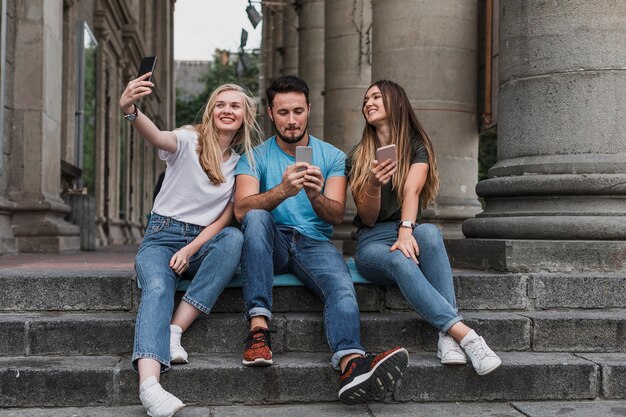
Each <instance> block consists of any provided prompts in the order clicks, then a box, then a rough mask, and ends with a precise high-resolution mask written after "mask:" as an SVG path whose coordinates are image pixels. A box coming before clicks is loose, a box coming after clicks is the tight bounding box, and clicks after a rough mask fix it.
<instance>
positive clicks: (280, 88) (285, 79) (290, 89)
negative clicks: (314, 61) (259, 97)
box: [265, 75, 309, 107]
mask: <svg viewBox="0 0 626 417" xmlns="http://www.w3.org/2000/svg"><path fill="white" fill-rule="evenodd" d="M279 93H302V94H304V97H305V98H306V104H309V86H308V85H307V84H306V82H305V81H304V80H303V79H302V78H299V77H296V76H295V75H283V76H282V77H279V78H277V79H275V80H274V81H273V82H272V84H270V86H269V87H267V90H265V95H266V96H267V104H268V105H269V106H270V107H272V105H273V104H274V97H275V96H276V94H279Z"/></svg>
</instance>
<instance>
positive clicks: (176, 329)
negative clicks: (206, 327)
mask: <svg viewBox="0 0 626 417" xmlns="http://www.w3.org/2000/svg"><path fill="white" fill-rule="evenodd" d="M182 335H183V329H182V328H181V327H180V326H177V325H175V324H170V339H174V340H178V341H179V342H180V338H181V336H182ZM170 343H171V341H170Z"/></svg>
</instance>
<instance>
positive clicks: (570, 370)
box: [0, 353, 624, 407]
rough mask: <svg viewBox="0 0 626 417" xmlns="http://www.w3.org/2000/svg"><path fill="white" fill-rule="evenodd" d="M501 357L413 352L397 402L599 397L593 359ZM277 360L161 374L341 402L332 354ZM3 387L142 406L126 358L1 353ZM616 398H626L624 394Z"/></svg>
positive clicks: (197, 386)
mask: <svg viewBox="0 0 626 417" xmlns="http://www.w3.org/2000/svg"><path fill="white" fill-rule="evenodd" d="M501 357H502V360H503V365H502V366H501V368H500V369H498V370H496V371H495V372H493V373H492V374H489V375H486V376H482V377H481V376H478V375H477V374H476V373H475V372H474V370H473V368H472V367H471V366H470V365H467V366H444V365H441V364H440V363H439V360H438V359H437V358H436V357H435V355H434V354H433V353H423V354H412V355H411V359H410V361H409V368H408V370H407V372H406V374H405V376H404V379H403V382H402V384H401V386H399V387H398V389H397V390H396V393H395V395H394V396H393V399H395V400H396V401H427V402H431V401H492V400H498V401H513V400H567V399H592V398H596V397H597V395H598V388H599V377H600V372H599V366H598V365H596V364H594V363H592V362H590V361H588V360H585V359H581V358H577V357H575V356H573V355H570V354H554V353H544V354H537V353H502V354H501ZM120 359H121V362H120ZM274 362H275V365H274V366H272V367H268V368H246V367H244V366H243V365H241V355H240V354H211V355H191V356H190V363H189V364H186V365H181V366H175V367H174V368H173V369H172V370H171V371H170V372H168V373H166V374H165V375H163V378H162V384H163V386H164V388H165V389H167V390H168V391H170V392H172V393H173V394H174V395H176V396H179V397H180V398H181V399H182V400H183V401H184V402H191V403H194V404H197V405H233V404H241V403H243V402H245V403H247V404H268V403H273V404H281V403H287V402H328V401H333V402H334V401H337V392H338V389H339V377H338V373H337V372H336V371H334V370H333V369H332V367H331V366H330V354H329V353H323V354H317V353H296V354H294V353H290V354H277V355H275V358H274ZM18 371H19V378H16V375H17V372H18ZM529 381H532V383H530V382H529ZM0 385H2V387H3V395H2V396H1V397H0V407H43V406H45V407H53V406H56V407H78V406H96V405H132V404H139V398H138V396H137V374H136V373H135V372H134V371H133V370H132V369H131V367H130V361H129V357H127V356H125V357H123V358H119V357H34V358H19V359H16V358H1V359H0ZM616 395H619V396H621V397H624V391H622V392H621V393H619V392H616Z"/></svg>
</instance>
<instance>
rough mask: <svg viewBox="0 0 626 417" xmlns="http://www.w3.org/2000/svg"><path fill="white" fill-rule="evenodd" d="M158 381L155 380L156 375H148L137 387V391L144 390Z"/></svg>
mask: <svg viewBox="0 0 626 417" xmlns="http://www.w3.org/2000/svg"><path fill="white" fill-rule="evenodd" d="M158 383H159V381H157V379H156V376H150V377H148V378H147V379H146V380H145V381H143V382H142V383H141V386H140V387H139V391H140V392H144V391H145V390H147V389H148V388H150V387H151V386H153V385H156V384H158Z"/></svg>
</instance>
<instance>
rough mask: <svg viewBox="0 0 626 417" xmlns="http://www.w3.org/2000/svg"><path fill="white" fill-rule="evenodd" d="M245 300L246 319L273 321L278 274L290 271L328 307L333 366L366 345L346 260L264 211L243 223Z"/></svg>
mask: <svg viewBox="0 0 626 417" xmlns="http://www.w3.org/2000/svg"><path fill="white" fill-rule="evenodd" d="M242 226H243V235H244V244H243V255H242V258H241V273H242V275H243V297H244V301H245V303H246V312H245V315H246V318H250V317H256V316H265V317H267V319H268V320H269V319H271V318H272V313H271V311H272V285H273V280H274V274H284V273H287V272H291V273H293V274H295V275H296V276H297V277H298V278H299V279H300V281H302V283H304V285H306V286H307V288H308V289H309V290H311V291H313V293H315V294H316V295H317V296H318V297H320V299H321V300H322V302H323V303H324V329H325V331H326V339H327V341H328V345H329V346H330V349H331V351H332V352H333V357H332V363H333V367H334V368H335V369H339V362H340V361H341V358H343V357H344V356H347V355H350V354H352V353H358V354H361V355H363V354H365V350H364V349H363V346H361V337H360V332H361V328H360V322H359V306H358V304H357V301H356V294H355V291H354V285H353V284H352V277H351V275H350V272H349V270H348V267H347V265H346V263H345V261H344V259H343V256H341V254H340V253H339V251H337V249H336V248H335V246H334V245H333V244H332V243H331V242H330V241H328V240H315V239H311V238H309V237H306V236H304V235H302V234H301V233H299V232H298V231H297V230H295V229H293V228H291V227H286V226H276V224H275V223H274V218H273V217H272V215H271V214H270V213H269V212H268V211H265V210H250V211H249V212H248V213H247V214H246V216H245V217H244V219H243V223H242Z"/></svg>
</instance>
